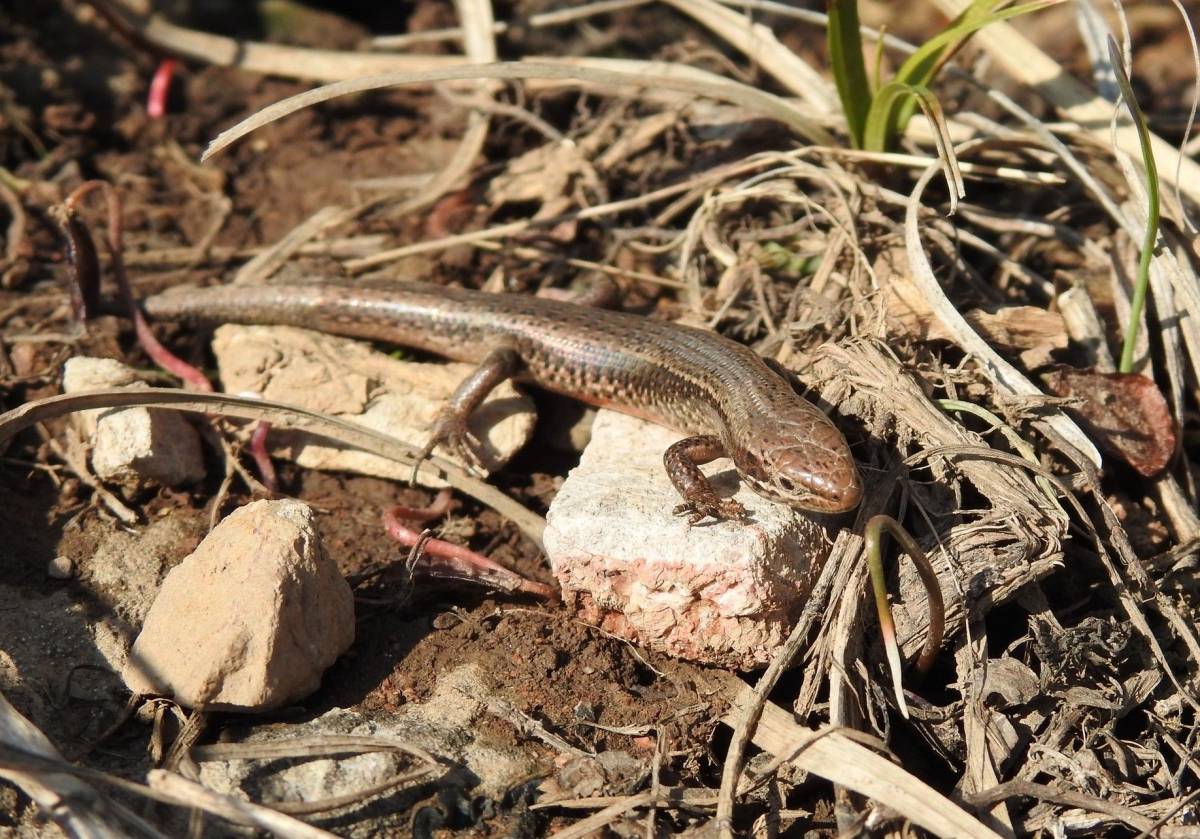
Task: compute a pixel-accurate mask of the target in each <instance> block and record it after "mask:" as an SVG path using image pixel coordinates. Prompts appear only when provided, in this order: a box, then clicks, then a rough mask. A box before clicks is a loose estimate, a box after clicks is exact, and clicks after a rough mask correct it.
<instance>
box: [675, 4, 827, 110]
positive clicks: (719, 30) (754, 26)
mask: <svg viewBox="0 0 1200 839" xmlns="http://www.w3.org/2000/svg"><path fill="white" fill-rule="evenodd" d="M665 2H666V3H667V5H669V6H673V7H674V8H676V9H678V10H679V11H681V12H683V13H684V14H686V15H689V16H691V17H693V18H695V19H696V20H697V21H699V22H700V23H702V24H704V25H705V26H707V27H708V28H709V29H711V30H712V31H713V32H715V33H716V34H717V35H719V36H721V37H722V38H724V39H725V40H726V41H728V42H729V43H730V44H732V45H733V46H734V47H736V48H737V49H738V50H740V51H741V52H742V53H743V54H744V55H745V56H746V57H747V58H749V59H750V60H751V61H753V62H754V63H755V64H757V65H758V66H760V67H762V68H763V70H764V71H765V72H767V73H770V74H771V75H772V76H774V77H775V79H776V80H777V81H778V82H779V83H780V84H782V85H783V86H784V87H786V88H787V89H788V90H790V91H791V92H792V93H794V94H796V95H797V96H799V97H801V98H802V99H804V100H805V101H806V102H808V104H809V105H811V106H812V107H814V108H816V109H817V110H818V111H819V112H820V113H826V114H827V113H831V112H832V111H833V110H834V107H835V105H836V98H835V97H834V95H833V91H832V89H831V88H830V85H829V82H828V81H826V80H825V78H824V77H822V76H821V74H820V73H818V72H817V71H816V70H814V69H813V68H812V67H810V66H809V65H808V63H807V62H805V61H804V60H803V59H802V58H800V56H798V55H796V53H794V52H792V51H791V50H790V49H788V48H787V47H785V46H784V45H783V44H781V43H780V42H779V39H778V38H776V37H775V33H774V32H772V31H771V30H770V28H769V27H767V26H764V25H763V24H761V23H755V22H753V21H752V20H750V19H749V18H748V17H746V16H744V15H739V14H738V13H737V12H734V11H733V10H732V9H728V8H726V7H724V6H722V5H721V4H720V3H717V2H715V0H665Z"/></svg>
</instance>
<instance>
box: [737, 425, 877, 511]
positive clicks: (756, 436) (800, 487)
mask: <svg viewBox="0 0 1200 839" xmlns="http://www.w3.org/2000/svg"><path fill="white" fill-rule="evenodd" d="M805 408H806V410H804V411H803V412H801V413H799V414H797V415H795V416H774V417H772V418H771V419H770V421H768V422H764V423H761V424H757V425H756V427H754V428H750V429H744V430H743V433H741V434H739V435H738V437H739V439H738V440H737V441H736V442H735V444H734V445H732V446H730V447H729V449H730V450H731V451H733V452H734V456H733V462H734V465H735V466H736V467H737V470H738V472H739V473H741V476H742V478H743V479H744V480H745V481H746V482H747V483H748V484H749V485H750V487H751V488H752V489H753V490H754V491H755V492H757V493H758V494H759V495H761V496H763V497H765V498H770V499H771V500H772V501H779V502H781V503H783V504H787V505H788V506H790V507H796V508H798V509H801V510H808V511H811V512H815V513H844V512H846V511H848V510H853V509H854V508H855V507H857V506H858V502H859V501H860V500H862V495H863V483H862V477H861V476H860V475H859V473H858V466H857V465H856V464H855V463H854V458H853V457H852V456H851V454H850V447H849V445H847V443H846V438H845V437H843V436H842V433H841V432H840V431H838V429H837V427H836V426H834V424H833V423H832V422H830V420H829V418H828V417H826V416H825V415H824V414H823V413H821V412H820V411H819V410H818V409H817V408H815V407H813V406H812V405H807V404H806V405H805ZM809 409H810V410H809Z"/></svg>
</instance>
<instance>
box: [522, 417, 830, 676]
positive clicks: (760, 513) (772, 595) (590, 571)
mask: <svg viewBox="0 0 1200 839" xmlns="http://www.w3.org/2000/svg"><path fill="white" fill-rule="evenodd" d="M681 436H682V435H680V434H678V433H676V432H673V431H670V430H668V429H665V428H661V427H659V426H656V425H651V424H650V423H647V422H643V421H642V420H638V419H635V418H633V417H628V416H625V415H623V414H618V413H615V412H613V411H607V410H601V411H599V412H598V413H597V415H596V420H595V423H594V424H593V426H592V440H591V443H590V444H589V445H588V447H587V449H586V450H585V451H584V453H583V456H582V458H581V460H580V463H579V466H578V467H576V468H575V469H573V470H572V471H571V473H570V474H569V475H568V476H567V479H566V481H565V482H564V483H563V486H562V489H561V490H560V491H559V493H558V495H557V496H556V497H555V499H554V501H553V502H552V503H551V504H550V510H549V512H548V514H547V516H546V522H547V526H546V533H545V545H546V553H547V555H548V556H549V558H550V564H551V567H552V568H553V570H554V574H555V576H556V577H557V578H558V581H559V584H560V585H561V586H562V593H563V599H564V600H565V601H566V602H568V603H574V604H575V606H576V608H577V609H578V611H579V613H580V615H581V617H582V618H583V619H584V620H587V621H589V622H591V623H596V624H599V625H601V626H602V627H604V628H605V629H607V630H609V631H611V632H614V633H616V634H618V635H621V636H622V637H625V638H628V639H630V640H632V641H637V642H638V643H641V644H643V645H645V646H647V647H650V648H651V649H656V650H661V651H663V652H667V653H669V654H671V655H676V656H679V657H681V658H687V659H692V660H695V661H701V662H706V663H710V664H718V665H722V666H728V667H735V668H738V669H746V670H748V669H753V668H755V667H759V666H762V665H763V664H765V663H766V662H767V661H769V660H770V657H771V654H772V653H773V651H774V650H775V649H776V648H777V647H778V646H779V645H780V644H781V643H782V642H783V641H784V639H785V638H786V637H787V633H788V631H789V629H790V627H791V622H792V619H793V618H794V617H795V615H796V614H797V613H798V611H799V609H800V608H801V606H802V605H803V603H804V598H805V596H806V595H807V593H808V591H809V589H810V587H811V585H812V581H813V580H814V579H815V578H816V574H817V572H818V571H819V570H820V568H821V566H822V565H823V563H824V562H825V559H826V557H827V556H828V554H829V547H830V540H829V534H828V533H827V531H826V529H825V526H824V525H823V524H820V523H818V522H816V521H814V520H813V519H811V518H809V517H807V516H804V515H802V514H800V513H797V512H796V511H794V510H792V509H790V508H788V507H786V506H784V505H781V504H776V503H774V502H771V501H768V500H767V499H764V498H762V497H761V496H759V495H757V494H755V493H754V492H753V491H751V490H750V489H749V488H748V487H745V486H741V487H739V488H738V489H737V492H736V493H734V494H733V497H734V498H736V499H737V500H738V501H740V502H741V503H742V504H743V505H744V506H745V507H746V509H747V510H748V511H749V512H750V516H751V520H750V521H749V522H748V523H739V522H712V521H711V520H709V523H707V524H705V523H701V524H699V525H696V526H689V525H688V523H687V520H686V519H685V518H683V517H679V516H675V515H673V514H672V509H673V508H674V507H675V505H676V504H678V503H679V496H678V493H676V491H675V488H674V487H673V486H671V482H670V481H669V480H668V478H667V476H666V472H665V471H664V470H663V464H662V455H663V452H664V451H665V450H666V448H667V447H668V446H669V445H671V443H673V442H675V441H676V440H678V439H680V438H681ZM705 469H706V474H709V475H710V476H715V479H714V481H713V483H714V486H716V488H717V490H718V493H720V494H722V495H724V494H725V493H726V492H727V491H729V490H732V489H733V487H735V486H736V481H737V478H736V473H734V472H733V470H732V466H731V464H730V463H729V461H727V460H726V461H717V462H715V463H714V464H712V465H711V466H709V467H705Z"/></svg>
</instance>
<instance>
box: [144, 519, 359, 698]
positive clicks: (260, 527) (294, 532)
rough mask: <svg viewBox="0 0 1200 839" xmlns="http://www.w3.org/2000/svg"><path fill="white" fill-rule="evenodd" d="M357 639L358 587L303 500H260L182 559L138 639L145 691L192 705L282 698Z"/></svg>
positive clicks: (299, 692)
mask: <svg viewBox="0 0 1200 839" xmlns="http://www.w3.org/2000/svg"><path fill="white" fill-rule="evenodd" d="M353 640H354V598H353V594H352V593H351V591H350V586H349V585H348V584H347V583H346V581H345V580H344V579H342V576H341V574H340V573H339V572H338V569H337V566H336V565H335V564H334V563H333V561H332V560H330V559H329V557H328V556H327V555H326V554H325V549H324V547H323V546H322V545H321V542H320V539H319V538H318V536H317V533H316V531H315V530H314V528H313V514H312V510H311V509H309V507H308V506H307V505H305V504H302V503H301V502H299V501H256V502H254V503H252V504H248V505H246V506H245V507H242V508H240V509H238V510H236V511H234V512H233V513H232V514H230V515H229V516H228V517H226V518H225V519H224V520H223V521H222V522H221V523H220V525H218V526H217V527H216V528H215V529H214V530H213V531H212V532H211V533H210V534H209V535H208V536H207V537H206V538H205V539H204V541H203V542H201V543H200V546H199V547H198V548H197V549H196V550H195V552H194V553H192V555H191V556H189V557H188V558H187V559H185V560H184V561H183V562H182V563H180V564H179V565H177V566H176V567H175V568H173V569H172V570H171V571H170V573H168V574H167V577H166V579H165V580H164V581H163V585H162V590H161V591H160V592H159V595H158V598H157V599H156V600H155V601H154V605H153V606H152V607H151V608H150V613H149V615H147V617H146V623H145V625H144V626H143V627H142V631H141V634H140V635H138V638H137V640H136V641H135V642H134V645H133V649H132V650H130V653H129V660H128V662H127V664H126V666H125V670H124V672H123V674H122V677H123V678H124V679H125V683H126V685H128V686H129V689H130V690H131V691H133V692H135V693H157V694H167V695H171V696H173V697H174V698H175V699H176V701H178V702H180V703H181V704H183V705H187V706H189V707H204V708H218V709H226V710H239V711H262V710H268V709H271V708H278V707H279V706H281V705H285V704H287V703H289V702H293V701H296V700H298V699H301V698H303V697H304V696H307V695H308V694H309V693H311V692H312V691H314V690H315V689H316V688H317V686H318V685H319V683H320V680H321V674H322V673H323V672H324V671H325V669H326V668H328V667H329V665H331V664H333V662H334V660H335V659H336V658H337V657H338V656H339V655H341V654H342V653H343V652H345V651H346V649H347V648H348V647H349V646H350V644H351V642H352V641H353Z"/></svg>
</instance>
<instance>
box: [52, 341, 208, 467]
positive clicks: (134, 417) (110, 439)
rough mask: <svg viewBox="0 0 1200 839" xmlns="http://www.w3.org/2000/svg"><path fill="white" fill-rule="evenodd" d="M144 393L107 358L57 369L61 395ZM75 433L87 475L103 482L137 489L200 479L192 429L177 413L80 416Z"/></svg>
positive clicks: (128, 372)
mask: <svg viewBox="0 0 1200 839" xmlns="http://www.w3.org/2000/svg"><path fill="white" fill-rule="evenodd" d="M117 387H126V388H131V389H144V388H147V387H149V385H147V384H146V383H145V382H143V381H141V380H139V379H138V377H137V373H135V372H134V371H133V370H132V369H130V368H129V367H126V366H125V365H124V364H121V363H120V362H119V361H116V360H114V359H111V358H86V357H82V356H79V357H76V358H72V359H68V361H67V363H66V365H65V366H64V368H63V390H64V391H66V392H67V393H78V392H81V391H87V390H101V389H105V388H117ZM75 417H76V420H75V421H76V423H77V424H78V426H79V427H80V430H81V431H82V432H83V433H84V435H85V436H86V437H87V438H88V439H89V440H90V442H91V446H92V451H91V461H92V469H93V470H94V471H95V473H96V475H97V476H98V477H99V478H100V479H101V480H104V481H109V482H112V483H115V484H119V485H121V486H124V487H127V488H133V489H136V488H139V487H141V486H142V485H143V484H144V483H145V482H146V481H147V480H152V481H157V482H158V483H160V484H164V485H166V486H182V485H185V484H190V483H195V482H196V481H198V480H200V479H201V478H203V477H204V458H203V456H202V455H201V452H200V438H199V436H198V435H197V433H196V429H195V428H193V427H192V426H191V424H189V423H188V421H187V419H185V418H184V416H183V414H181V413H179V412H178V411H166V410H154V409H150V408H120V409H116V410H112V409H97V410H92V411H80V412H79V413H78V414H76V415H75Z"/></svg>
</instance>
